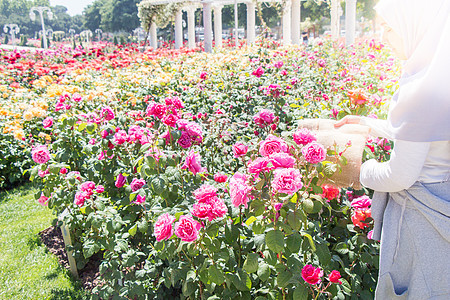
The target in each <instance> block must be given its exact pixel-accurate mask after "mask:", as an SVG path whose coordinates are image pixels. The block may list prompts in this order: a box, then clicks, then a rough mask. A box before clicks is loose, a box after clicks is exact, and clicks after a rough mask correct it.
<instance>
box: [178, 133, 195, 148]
mask: <svg viewBox="0 0 450 300" xmlns="http://www.w3.org/2000/svg"><path fill="white" fill-rule="evenodd" d="M178 144H179V145H180V146H181V147H182V148H183V149H187V148H189V147H191V146H192V139H191V136H190V135H189V134H188V133H187V132H186V131H183V132H182V133H181V136H180V138H179V139H178Z"/></svg>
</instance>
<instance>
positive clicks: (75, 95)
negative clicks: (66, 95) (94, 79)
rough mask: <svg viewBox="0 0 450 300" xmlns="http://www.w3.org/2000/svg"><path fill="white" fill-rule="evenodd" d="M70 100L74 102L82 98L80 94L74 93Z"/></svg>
mask: <svg viewBox="0 0 450 300" xmlns="http://www.w3.org/2000/svg"><path fill="white" fill-rule="evenodd" d="M72 100H73V101H75V102H80V101H81V100H82V97H81V95H80V94H78V93H75V94H73V95H72Z"/></svg>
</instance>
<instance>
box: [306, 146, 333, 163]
mask: <svg viewBox="0 0 450 300" xmlns="http://www.w3.org/2000/svg"><path fill="white" fill-rule="evenodd" d="M302 154H303V156H304V157H305V159H306V161H307V162H309V163H311V164H317V163H319V162H321V161H324V160H325V158H326V156H327V151H326V150H325V147H324V146H322V145H321V144H319V143H317V142H311V143H309V144H307V145H305V146H304V147H303V148H302Z"/></svg>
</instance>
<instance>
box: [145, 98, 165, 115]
mask: <svg viewBox="0 0 450 300" xmlns="http://www.w3.org/2000/svg"><path fill="white" fill-rule="evenodd" d="M166 111H167V107H166V106H165V105H164V104H160V103H156V102H154V101H151V102H150V103H149V104H148V106H147V110H146V115H147V116H155V117H157V118H158V119H162V118H163V117H164V115H165V114H166Z"/></svg>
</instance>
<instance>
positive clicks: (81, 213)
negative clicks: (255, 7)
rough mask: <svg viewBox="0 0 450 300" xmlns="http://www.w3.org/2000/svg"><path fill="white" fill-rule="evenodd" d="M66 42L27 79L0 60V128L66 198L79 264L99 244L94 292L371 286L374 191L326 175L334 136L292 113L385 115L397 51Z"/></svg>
mask: <svg viewBox="0 0 450 300" xmlns="http://www.w3.org/2000/svg"><path fill="white" fill-rule="evenodd" d="M77 53H78V52H77ZM77 53H64V55H63V57H67V56H68V57H72V58H70V59H68V58H64V63H63V65H60V67H58V68H56V67H55V68H54V70H51V69H52V68H51V66H54V65H55V64H58V62H57V61H58V60H61V58H59V57H52V58H49V59H48V61H46V62H45V63H43V64H44V65H45V64H48V65H49V66H50V67H49V68H50V71H49V72H48V73H46V74H45V75H44V74H34V75H33V76H35V77H33V79H30V80H28V81H27V80H25V79H24V80H21V79H20V78H23V77H24V76H25V75H24V73H21V71H20V70H19V71H18V70H15V69H11V68H9V69H8V68H3V75H4V76H3V78H2V84H3V88H4V89H6V90H7V91H9V94H7V96H6V97H4V98H5V99H8V101H4V102H1V103H2V107H1V109H2V111H6V114H5V113H2V115H3V116H6V117H4V119H5V120H6V122H5V123H4V125H3V130H4V135H3V136H2V138H3V137H5V136H8V135H9V134H10V133H14V134H15V136H16V137H17V138H19V139H21V141H17V143H18V144H19V145H26V146H27V147H28V148H29V149H31V151H30V152H31V153H30V154H31V157H32V159H33V161H34V162H35V163H36V164H35V165H34V167H32V169H31V170H30V172H29V173H30V177H31V179H32V180H34V181H38V182H41V183H42V189H41V192H39V193H37V194H36V199H37V200H38V201H39V202H40V203H41V204H43V205H48V206H49V208H50V209H53V210H54V211H55V212H56V213H57V214H61V213H62V212H63V211H64V210H67V211H68V212H69V214H68V215H67V216H66V217H65V222H66V223H67V224H68V225H69V227H70V229H71V233H72V236H73V237H74V245H73V247H70V248H71V249H72V250H73V251H74V256H75V258H76V260H77V263H78V267H79V268H82V267H83V266H84V265H85V263H86V262H87V260H88V259H89V258H90V257H92V255H94V254H96V253H100V254H101V255H102V257H103V260H102V262H101V264H100V274H101V278H102V281H103V284H101V285H100V286H98V287H97V288H96V289H95V290H94V292H95V293H96V295H98V296H99V297H101V298H108V297H110V296H115V297H116V298H124V299H134V298H135V297H137V298H140V297H141V295H143V294H144V293H145V294H147V295H149V297H150V298H152V297H153V298H162V297H172V296H173V295H178V296H180V297H182V298H205V299H233V298H239V299H240V298H244V299H258V297H260V298H259V299H275V298H283V299H304V298H305V297H306V295H309V297H315V296H316V295H318V294H320V296H319V298H320V297H326V296H327V295H330V296H333V297H334V296H336V297H338V298H339V299H344V298H346V297H352V296H353V297H362V298H370V297H371V295H372V294H373V292H374V287H375V284H376V276H377V264H378V259H377V255H378V252H377V250H378V244H377V243H376V242H375V241H372V240H370V238H368V237H367V234H368V233H369V231H370V229H371V228H370V227H371V219H370V199H369V198H368V197H367V196H366V195H364V192H365V191H355V190H352V189H337V188H336V187H334V186H332V185H325V184H324V182H325V179H326V178H327V177H329V176H330V175H332V174H333V173H334V172H335V171H337V170H338V169H339V166H340V165H342V164H345V146H343V147H341V148H333V149H325V148H324V147H323V146H322V145H320V144H319V143H317V142H316V141H315V137H314V134H313V133H311V132H309V131H307V130H304V129H298V128H297V120H300V119H303V118H319V117H320V118H334V119H338V118H341V117H343V116H344V115H346V114H359V115H372V116H374V117H376V116H378V117H383V116H384V115H385V113H386V99H388V98H387V97H389V95H391V94H392V91H393V90H394V89H395V85H396V83H395V78H396V76H397V75H398V65H397V64H396V62H395V61H394V60H393V59H391V58H389V56H388V55H389V53H388V52H387V51H385V50H384V49H383V47H382V45H380V44H378V43H376V42H373V41H370V42H365V43H361V44H360V45H358V46H357V47H355V48H350V49H344V48H340V47H336V46H333V45H332V44H331V43H329V42H319V43H318V44H316V45H314V46H311V47H309V48H307V49H303V48H297V47H287V48H277V49H269V48H266V47H263V46H255V47H254V48H243V49H240V50H229V49H227V50H226V51H224V52H219V53H216V54H206V53H202V52H190V51H183V50H182V51H169V50H162V51H160V52H146V53H138V52H136V51H133V50H129V49H116V50H115V52H113V53H107V51H106V50H99V49H96V50H92V51H90V52H88V53H85V54H79V55H78V54H77ZM88 54H91V55H90V56H89V55H88ZM9 55H12V54H9ZM75 56H76V57H75ZM5 57H6V56H5ZM8 57H11V56H8ZM73 60H74V61H73ZM19 61H20V58H19ZM17 63H18V62H17V61H16V63H15V64H17ZM14 76H18V78H19V79H20V80H15V81H14V82H12V80H13V79H12V78H15V77H14ZM27 76H29V75H27ZM12 99H14V100H13V101H15V103H17V104H16V105H11V103H12V101H11V100H12ZM29 99H32V100H29ZM36 107H39V108H40V110H39V113H37V112H36V111H37V108H36ZM21 117H22V118H21ZM14 126H15V127H14ZM6 128H9V129H6ZM11 128H13V129H11ZM348 146H349V145H348ZM369 146H370V147H372V148H367V151H366V153H365V156H366V157H374V156H376V157H377V158H379V159H385V158H386V155H388V150H389V144H388V143H386V141H379V140H372V141H371V142H370V145H369ZM366 192H367V191H366Z"/></svg>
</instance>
